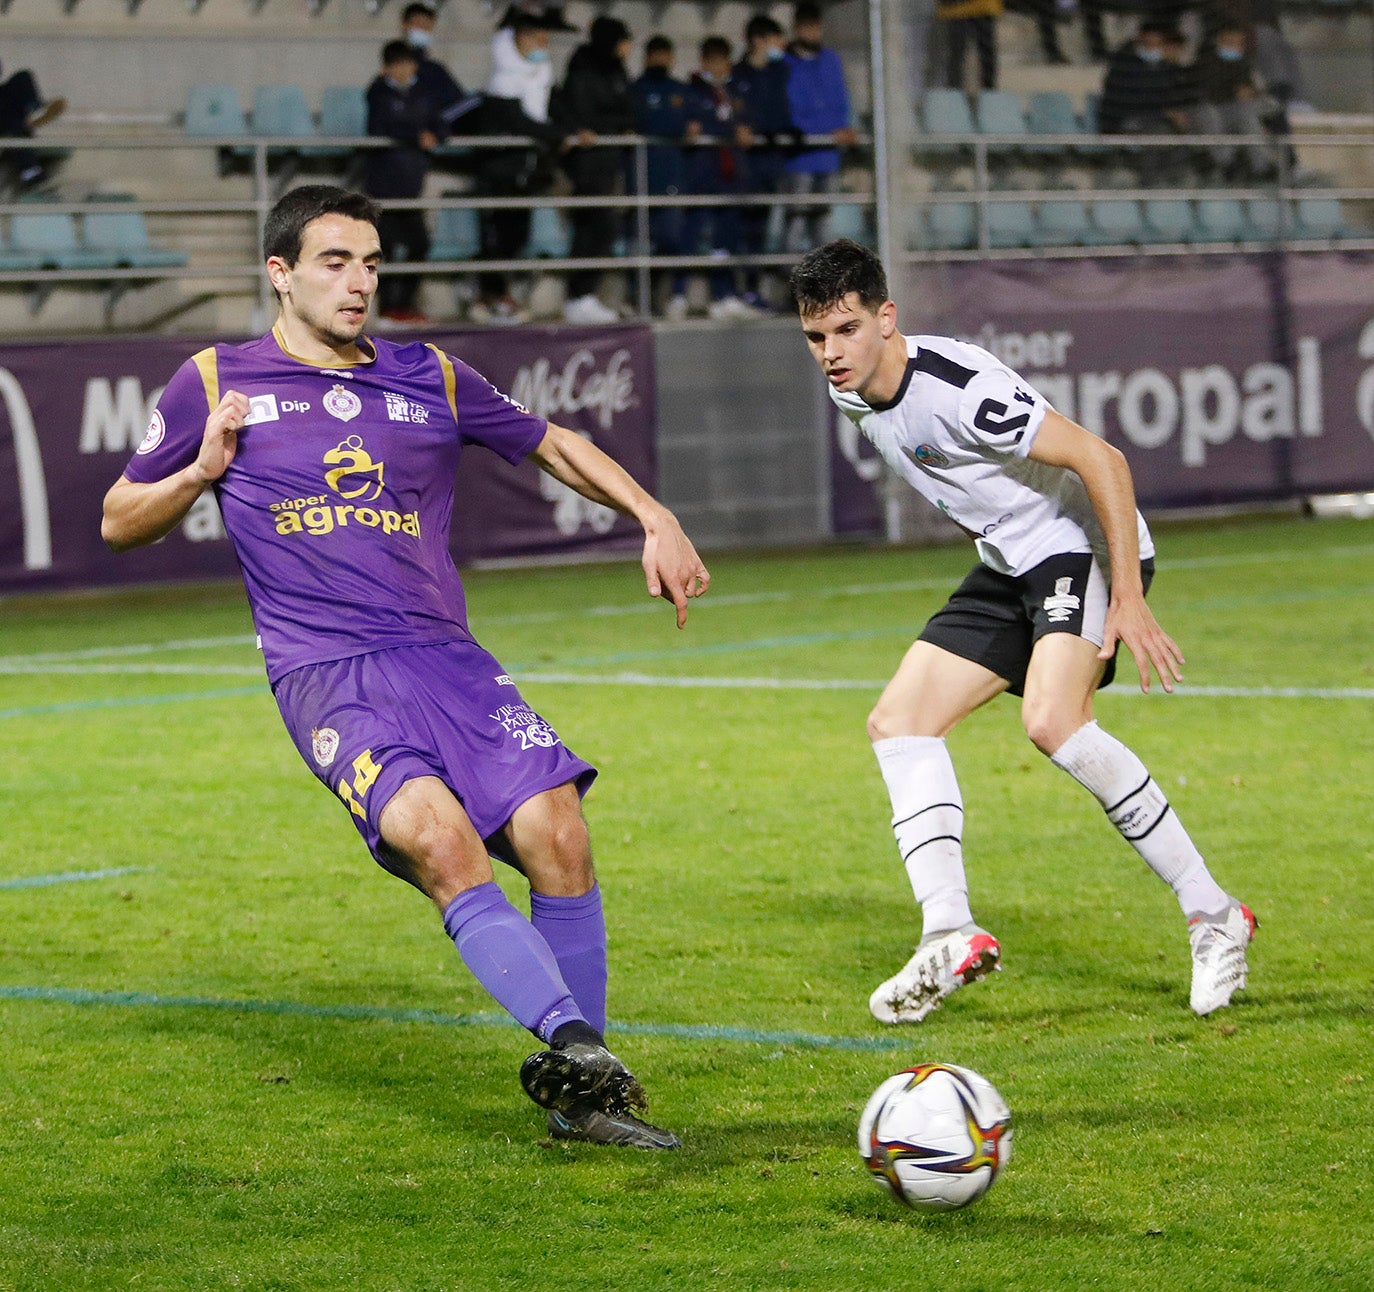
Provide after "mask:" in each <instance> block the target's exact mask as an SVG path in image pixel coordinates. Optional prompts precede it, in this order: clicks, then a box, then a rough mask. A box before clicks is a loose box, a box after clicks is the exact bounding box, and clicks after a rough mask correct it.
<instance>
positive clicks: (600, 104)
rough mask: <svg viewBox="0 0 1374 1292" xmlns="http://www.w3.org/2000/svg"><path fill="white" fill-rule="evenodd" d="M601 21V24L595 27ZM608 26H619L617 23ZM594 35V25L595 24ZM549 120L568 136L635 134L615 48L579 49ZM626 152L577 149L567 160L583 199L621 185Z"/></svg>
mask: <svg viewBox="0 0 1374 1292" xmlns="http://www.w3.org/2000/svg"><path fill="white" fill-rule="evenodd" d="M602 21H603V20H602V19H600V18H598V19H597V23H600V22H602ZM605 21H607V22H611V23H615V22H616V21H617V20H616V19H606V20H605ZM592 27H593V31H595V30H596V23H593V24H592ZM550 115H551V116H553V118H554V119H555V120H556V121H557V122H558V123H559V125H560V126H561V127H562V128H563V129H564V130H565V131H567V132H569V133H571V132H572V131H574V130H591V131H593V132H594V133H596V134H598V135H627V134H632V133H633V132H634V128H635V111H634V105H633V104H632V103H631V102H630V78H629V76H628V74H627V73H626V71H625V64H624V63H622V62H621V61H620V59H619V58H617V57H616V53H615V45H614V44H611V45H610V46H609V47H608V46H607V45H605V44H602V43H588V44H586V45H579V46H578V48H577V49H576V50H574V51H573V56H572V58H571V59H569V60H568V73H567V75H566V76H565V77H564V78H563V85H562V88H561V90H560V92H559V94H558V95H557V96H556V99H555V102H554V104H553V105H552V106H551V113H550ZM624 153H625V149H623V148H574V149H572V150H571V151H570V152H568V153H567V154H566V155H565V157H564V159H563V169H564V170H565V171H567V172H568V178H569V179H571V180H572V183H573V188H574V189H575V190H576V191H577V192H579V193H591V194H595V193H609V192H612V191H613V189H614V188H615V186H616V185H617V184H618V183H619V182H620V176H621V174H622V171H623V167H624Z"/></svg>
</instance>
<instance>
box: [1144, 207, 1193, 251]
mask: <svg viewBox="0 0 1374 1292" xmlns="http://www.w3.org/2000/svg"><path fill="white" fill-rule="evenodd" d="M1144 216H1145V236H1146V238H1147V240H1148V241H1150V242H1196V241H1197V237H1198V230H1197V220H1196V219H1195V218H1194V216H1193V205H1192V203H1191V202H1187V201H1183V200H1180V199H1170V198H1163V197H1152V198H1150V199H1149V200H1148V201H1147V202H1146V203H1145V208H1144Z"/></svg>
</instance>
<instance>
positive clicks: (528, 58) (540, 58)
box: [525, 49, 549, 63]
mask: <svg viewBox="0 0 1374 1292" xmlns="http://www.w3.org/2000/svg"><path fill="white" fill-rule="evenodd" d="M548 61H549V51H548V50H547V49H532V50H530V52H529V53H528V54H526V55H525V62H527V63H547V62H548Z"/></svg>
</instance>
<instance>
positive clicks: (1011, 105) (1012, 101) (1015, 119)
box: [973, 90, 1026, 148]
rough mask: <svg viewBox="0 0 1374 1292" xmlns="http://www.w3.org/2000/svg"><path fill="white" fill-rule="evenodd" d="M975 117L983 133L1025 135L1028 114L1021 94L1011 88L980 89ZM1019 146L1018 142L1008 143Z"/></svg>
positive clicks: (975, 107) (979, 131)
mask: <svg viewBox="0 0 1374 1292" xmlns="http://www.w3.org/2000/svg"><path fill="white" fill-rule="evenodd" d="M973 119H974V121H975V122H976V123H977V125H978V133H979V134H981V135H1024V134H1025V133H1026V114H1025V112H1024V111H1022V108H1021V96H1020V95H1019V94H1013V93H1012V92H1011V91H1010V90H980V91H979V92H978V98H977V101H976V102H975V104H974V110H973ZM1007 146H1008V147H1010V148H1019V147H1020V145H1018V144H1011V145H1007Z"/></svg>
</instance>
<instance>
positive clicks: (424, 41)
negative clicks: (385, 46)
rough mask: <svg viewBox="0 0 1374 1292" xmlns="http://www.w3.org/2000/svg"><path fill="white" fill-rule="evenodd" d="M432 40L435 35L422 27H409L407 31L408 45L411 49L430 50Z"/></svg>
mask: <svg viewBox="0 0 1374 1292" xmlns="http://www.w3.org/2000/svg"><path fill="white" fill-rule="evenodd" d="M432 39H433V34H432V33H431V32H427V31H425V30H424V28H422V27H408V28H407V29H406V44H407V45H409V46H410V47H411V49H428V48H429V42H430V41H431V40H432Z"/></svg>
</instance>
